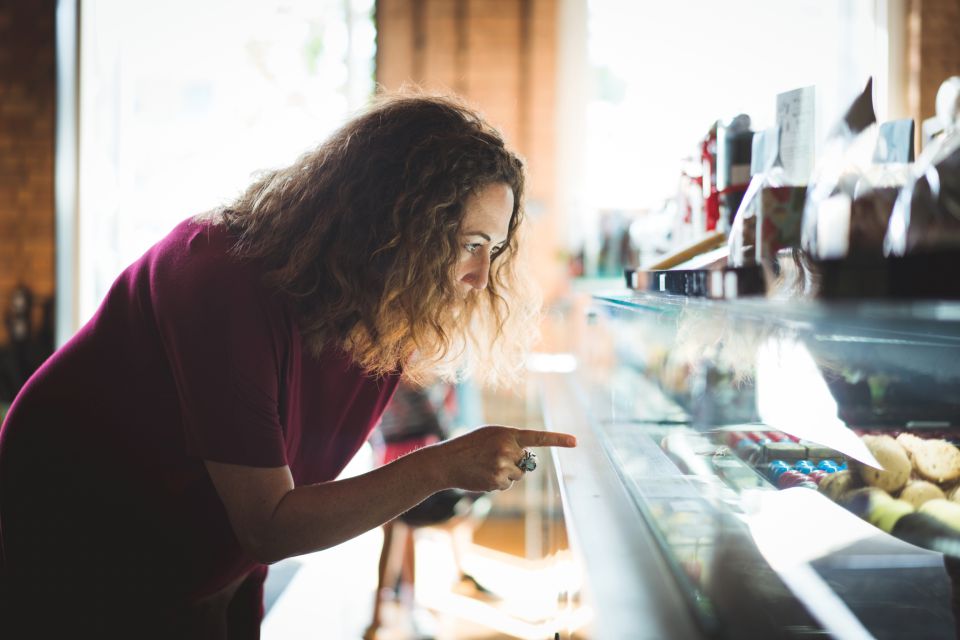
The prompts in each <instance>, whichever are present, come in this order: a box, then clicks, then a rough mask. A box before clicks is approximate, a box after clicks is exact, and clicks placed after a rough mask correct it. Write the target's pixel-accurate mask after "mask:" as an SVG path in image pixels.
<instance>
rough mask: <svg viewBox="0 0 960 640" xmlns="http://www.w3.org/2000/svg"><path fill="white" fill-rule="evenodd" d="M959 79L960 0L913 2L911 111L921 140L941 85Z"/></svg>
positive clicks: (910, 20)
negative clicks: (924, 122)
mask: <svg viewBox="0 0 960 640" xmlns="http://www.w3.org/2000/svg"><path fill="white" fill-rule="evenodd" d="M955 75H960V0H910V5H909V11H908V24H907V82H908V86H907V107H908V109H909V110H910V117H912V118H913V119H914V120H915V121H916V122H917V130H918V133H917V135H918V139H919V129H920V123H922V122H923V121H924V120H926V119H927V118H931V117H933V116H934V115H935V114H936V104H935V103H936V98H937V90H938V89H939V88H940V84H941V83H942V82H943V81H944V80H946V79H947V78H949V77H950V76H955ZM918 148H919V147H918Z"/></svg>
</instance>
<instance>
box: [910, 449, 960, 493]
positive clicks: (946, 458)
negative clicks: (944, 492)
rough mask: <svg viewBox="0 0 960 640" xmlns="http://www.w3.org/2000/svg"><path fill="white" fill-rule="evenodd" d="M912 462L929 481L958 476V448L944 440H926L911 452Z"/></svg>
mask: <svg viewBox="0 0 960 640" xmlns="http://www.w3.org/2000/svg"><path fill="white" fill-rule="evenodd" d="M913 464H914V466H915V467H916V469H917V473H919V474H920V476H921V477H923V478H925V479H927V480H930V481H931V482H937V483H940V482H950V481H952V480H956V479H957V478H960V449H957V448H956V447H955V446H953V445H952V444H950V443H949V442H947V441H946V440H926V441H924V442H923V445H922V446H920V447H918V448H917V450H916V451H915V453H914V454H913Z"/></svg>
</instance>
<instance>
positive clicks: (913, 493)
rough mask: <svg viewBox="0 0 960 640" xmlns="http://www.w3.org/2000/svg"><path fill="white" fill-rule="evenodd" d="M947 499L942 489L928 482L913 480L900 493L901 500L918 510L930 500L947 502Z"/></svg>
mask: <svg viewBox="0 0 960 640" xmlns="http://www.w3.org/2000/svg"><path fill="white" fill-rule="evenodd" d="M946 497H947V496H946V495H945V494H944V493H943V490H942V489H941V488H940V487H938V486H937V485H935V484H933V483H932V482H927V481H926V480H911V481H910V482H908V483H907V486H905V487H904V488H903V491H901V492H900V499H901V500H906V501H907V502H909V503H910V504H912V505H913V506H914V508H917V509H919V508H920V505H922V504H923V503H924V502H927V501H928V500H945V499H946Z"/></svg>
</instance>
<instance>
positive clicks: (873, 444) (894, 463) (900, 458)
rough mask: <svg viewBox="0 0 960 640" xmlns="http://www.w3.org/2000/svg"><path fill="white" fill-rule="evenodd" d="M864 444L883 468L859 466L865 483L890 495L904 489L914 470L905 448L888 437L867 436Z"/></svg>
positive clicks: (864, 438) (864, 437)
mask: <svg viewBox="0 0 960 640" xmlns="http://www.w3.org/2000/svg"><path fill="white" fill-rule="evenodd" d="M863 442H864V444H866V445H867V448H868V449H869V450H870V453H872V454H873V456H874V457H875V458H876V459H877V462H879V463H880V465H881V466H882V467H883V468H882V469H875V468H873V467H871V466H868V465H865V464H858V465H857V469H858V471H859V473H860V477H861V478H863V481H864V482H866V483H867V484H869V485H871V486H873V487H877V488H879V489H883V490H884V491H886V492H888V493H894V492H896V491H899V490H900V489H902V488H903V486H904V485H905V484H907V480H909V479H910V471H911V469H912V468H913V466H912V465H911V464H910V459H909V458H908V457H907V452H906V451H905V450H904V448H903V447H901V446H900V444H899V443H898V442H897V441H896V440H894V439H893V438H891V437H890V436H886V435H882V436H870V435H866V436H863Z"/></svg>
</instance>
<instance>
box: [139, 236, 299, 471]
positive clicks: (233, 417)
mask: <svg viewBox="0 0 960 640" xmlns="http://www.w3.org/2000/svg"><path fill="white" fill-rule="evenodd" d="M189 245H190V246H189V248H188V250H186V252H185V255H182V256H177V257H176V259H171V260H168V261H166V262H162V263H160V264H158V265H156V268H155V269H154V270H153V273H152V274H151V285H150V286H151V290H152V291H151V295H152V298H153V307H154V309H153V311H154V317H155V319H156V322H157V327H158V330H159V332H160V338H161V341H162V342H163V345H164V350H165V352H166V355H167V359H168V361H169V363H170V370H171V372H172V375H173V378H174V382H175V384H176V389H177V395H178V398H179V404H180V413H181V418H182V427H183V431H184V436H185V444H186V453H187V454H188V455H193V456H197V457H199V458H203V459H206V460H212V461H215V462H223V463H228V464H238V465H246V466H253V467H279V466H284V465H286V464H287V460H286V455H285V445H284V433H283V428H282V425H281V421H280V411H279V401H278V398H279V394H280V388H281V374H282V370H283V369H282V362H283V360H284V344H285V341H284V339H283V335H284V328H283V322H282V319H283V318H282V313H281V311H280V305H279V303H277V302H276V301H275V300H274V301H273V303H272V304H271V299H270V297H269V295H268V294H267V293H266V292H265V291H264V289H263V287H262V285H261V284H260V283H259V281H258V279H257V277H256V274H255V273H254V270H253V269H252V268H251V266H250V265H249V264H247V263H241V262H239V261H237V260H234V259H232V258H230V257H229V256H228V255H226V254H225V252H224V251H218V250H217V249H218V247H217V246H216V244H214V245H213V246H211V245H210V243H209V241H208V240H207V239H205V238H204V237H203V234H201V235H200V236H199V237H195V238H193V241H191V242H190V243H189Z"/></svg>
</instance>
